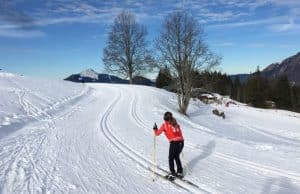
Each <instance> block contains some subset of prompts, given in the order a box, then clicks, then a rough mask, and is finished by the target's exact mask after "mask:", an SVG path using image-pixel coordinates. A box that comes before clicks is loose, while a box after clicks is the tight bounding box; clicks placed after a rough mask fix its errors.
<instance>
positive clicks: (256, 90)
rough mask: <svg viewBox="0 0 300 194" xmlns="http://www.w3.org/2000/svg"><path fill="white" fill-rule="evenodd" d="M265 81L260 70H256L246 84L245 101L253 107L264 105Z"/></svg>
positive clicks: (266, 85)
mask: <svg viewBox="0 0 300 194" xmlns="http://www.w3.org/2000/svg"><path fill="white" fill-rule="evenodd" d="M267 87H268V84H267V81H266V80H265V79H264V78H262V77H261V75H260V71H259V70H258V71H256V72H255V73H254V74H253V76H252V77H251V78H250V79H249V80H248V82H247V84H246V102H247V103H250V104H252V105H253V106H254V107H261V108H263V107H265V106H266V103H265V102H266V89H267Z"/></svg>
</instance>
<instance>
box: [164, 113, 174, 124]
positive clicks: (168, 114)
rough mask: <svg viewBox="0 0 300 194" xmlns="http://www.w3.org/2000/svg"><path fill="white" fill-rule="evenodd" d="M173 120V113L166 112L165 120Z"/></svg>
mask: <svg viewBox="0 0 300 194" xmlns="http://www.w3.org/2000/svg"><path fill="white" fill-rule="evenodd" d="M172 118H173V116H172V113H171V112H165V114H164V120H165V121H169V122H170V121H171V119H172Z"/></svg>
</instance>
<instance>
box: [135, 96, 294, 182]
mask: <svg viewBox="0 0 300 194" xmlns="http://www.w3.org/2000/svg"><path fill="white" fill-rule="evenodd" d="M133 99H134V100H133V102H132V103H131V104H132V109H131V115H132V118H134V119H135V121H136V123H137V124H138V125H139V126H141V128H145V129H147V128H149V126H147V125H148V124H145V123H147V122H146V121H145V120H143V119H142V118H140V117H139V116H138V115H141V114H138V113H137V106H138V96H137V95H134V96H133ZM163 106H164V105H163ZM189 122H191V121H189ZM196 125H198V124H196ZM199 126H200V125H199ZM243 126H244V125H243ZM244 127H246V126H244ZM247 128H248V129H252V130H254V131H255V132H260V131H258V130H255V129H253V128H250V127H247ZM194 129H202V126H200V127H197V128H194ZM209 130H210V129H209ZM210 131H211V130H210ZM198 132H199V131H198ZM204 132H207V130H205V131H204ZM262 133H263V132H262ZM263 134H264V133H263ZM264 135H267V134H264ZM269 136H271V137H276V136H275V135H274V136H273V135H271V134H270V135H269ZM280 140H286V139H284V138H280ZM288 140H290V139H288ZM295 142H297V141H296V140H295ZM289 143H294V142H291V141H289ZM185 144H186V146H187V147H189V148H190V149H199V150H201V151H202V152H205V153H206V152H207V151H205V150H203V149H200V148H198V146H197V145H195V144H193V143H185ZM212 156H213V157H216V158H218V159H221V160H226V161H228V162H231V163H235V164H237V165H239V166H243V167H244V168H250V169H252V170H254V171H256V172H259V173H262V174H264V173H270V174H273V175H277V176H281V177H287V178H290V179H294V180H297V181H300V174H298V173H294V172H290V171H287V170H281V169H278V168H274V167H271V166H266V165H263V164H259V163H255V162H251V161H248V160H244V159H240V158H237V157H233V156H230V155H227V154H223V153H219V152H214V154H213V155H212Z"/></svg>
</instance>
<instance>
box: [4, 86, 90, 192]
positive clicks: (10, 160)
mask: <svg viewBox="0 0 300 194" xmlns="http://www.w3.org/2000/svg"><path fill="white" fill-rule="evenodd" d="M16 93H17V95H18V99H19V103H20V105H21V107H22V108H23V109H24V111H25V112H26V113H27V115H28V117H32V118H33V119H34V120H32V121H31V122H30V123H27V127H25V128H24V129H22V131H21V132H23V130H26V132H29V133H25V134H21V135H18V136H17V138H11V139H9V138H4V141H2V142H0V145H1V149H0V158H3V159H4V160H3V161H2V162H0V171H1V172H4V173H3V174H2V173H1V175H0V178H1V180H2V181H0V189H1V190H0V191H1V192H2V193H13V192H14V191H22V192H29V193H36V192H39V193H46V192H48V191H51V190H55V191H57V192H63V191H64V189H63V188H65V186H68V183H66V182H64V181H63V179H61V178H60V176H59V173H57V171H58V170H59V168H58V166H57V162H58V159H59V158H60V155H61V154H62V153H61V152H62V142H63V140H62V139H60V144H59V145H57V147H52V149H50V153H47V154H46V155H47V158H41V157H42V156H43V155H45V154H44V153H42V152H41V151H48V150H49V149H47V147H49V146H52V144H51V143H50V141H53V140H51V139H50V138H55V139H59V138H63V136H62V135H60V132H59V129H57V128H56V125H55V120H57V119H60V120H63V119H65V118H67V117H68V116H69V115H70V114H72V113H73V112H74V111H76V110H78V105H77V103H78V102H79V99H80V98H82V97H83V96H86V95H90V94H91V90H90V89H84V90H82V91H81V92H80V93H79V95H76V96H73V97H66V98H63V99H61V100H60V101H59V102H57V103H55V104H54V105H51V106H49V107H47V109H48V110H57V111H59V110H61V109H62V108H63V107H64V106H67V105H72V106H71V108H70V110H69V112H67V113H61V114H60V115H59V116H57V117H54V116H52V115H55V114H49V113H48V112H47V111H45V110H42V109H40V108H38V107H37V106H35V105H33V104H32V103H30V101H29V100H27V99H26V97H25V96H26V90H23V91H21V90H20V91H16ZM57 113H58V112H56V114H57ZM34 121H40V122H42V125H39V124H38V125H37V126H35V122H34ZM37 123H38V122H37ZM18 132H20V131H18ZM44 148H45V149H44ZM38 185H39V186H40V187H38Z"/></svg>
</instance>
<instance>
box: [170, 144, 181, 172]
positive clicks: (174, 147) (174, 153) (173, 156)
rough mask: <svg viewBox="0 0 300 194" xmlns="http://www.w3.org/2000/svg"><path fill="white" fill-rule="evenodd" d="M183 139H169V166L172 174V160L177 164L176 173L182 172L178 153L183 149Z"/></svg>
mask: <svg viewBox="0 0 300 194" xmlns="http://www.w3.org/2000/svg"><path fill="white" fill-rule="evenodd" d="M183 146H184V142H183V141H171V142H170V149H169V168H170V172H171V173H172V174H175V169H174V160H175V162H176V166H177V173H182V165H181V161H180V153H181V151H182V149H183Z"/></svg>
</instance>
